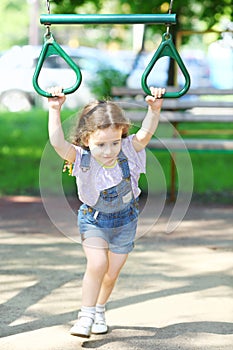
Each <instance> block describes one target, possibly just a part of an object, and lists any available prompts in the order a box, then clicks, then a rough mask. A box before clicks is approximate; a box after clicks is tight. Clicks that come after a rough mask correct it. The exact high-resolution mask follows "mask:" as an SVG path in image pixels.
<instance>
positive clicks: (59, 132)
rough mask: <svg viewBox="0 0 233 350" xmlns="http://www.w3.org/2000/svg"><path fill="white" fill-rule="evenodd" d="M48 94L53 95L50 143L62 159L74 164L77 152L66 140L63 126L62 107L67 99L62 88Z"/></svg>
mask: <svg viewBox="0 0 233 350" xmlns="http://www.w3.org/2000/svg"><path fill="white" fill-rule="evenodd" d="M48 92H50V93H51V94H52V95H53V97H51V98H49V99H48V103H49V123H48V128H49V140H50V143H51V145H52V146H53V148H54V149H55V151H56V152H57V153H58V154H59V156H60V157H61V158H63V159H65V160H67V161H69V162H71V163H73V162H74V161H75V157H76V150H75V147H74V145H72V144H71V143H70V142H68V141H66V140H65V137H64V132H63V129H62V124H61V107H62V105H63V103H64V102H65V99H66V97H65V95H64V94H63V93H62V88H60V87H56V88H51V89H49V90H48Z"/></svg>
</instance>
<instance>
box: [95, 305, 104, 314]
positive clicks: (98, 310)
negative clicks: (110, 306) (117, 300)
mask: <svg viewBox="0 0 233 350" xmlns="http://www.w3.org/2000/svg"><path fill="white" fill-rule="evenodd" d="M105 306H106V304H103V305H101V304H96V307H95V310H96V312H105Z"/></svg>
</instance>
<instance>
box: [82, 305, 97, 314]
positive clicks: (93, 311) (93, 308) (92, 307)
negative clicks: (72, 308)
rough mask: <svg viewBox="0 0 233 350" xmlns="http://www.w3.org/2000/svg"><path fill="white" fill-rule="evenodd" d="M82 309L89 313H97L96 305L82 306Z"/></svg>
mask: <svg viewBox="0 0 233 350" xmlns="http://www.w3.org/2000/svg"><path fill="white" fill-rule="evenodd" d="M81 311H82V312H85V313H88V314H92V315H93V314H94V315H95V306H82V307H81Z"/></svg>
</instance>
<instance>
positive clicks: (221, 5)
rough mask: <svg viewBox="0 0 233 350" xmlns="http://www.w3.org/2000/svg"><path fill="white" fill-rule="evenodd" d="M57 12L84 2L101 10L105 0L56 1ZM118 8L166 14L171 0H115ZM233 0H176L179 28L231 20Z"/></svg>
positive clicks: (175, 9) (69, 9) (71, 8)
mask: <svg viewBox="0 0 233 350" xmlns="http://www.w3.org/2000/svg"><path fill="white" fill-rule="evenodd" d="M53 2H54V3H55V12H59V13H75V12H78V8H79V7H80V6H83V5H84V4H88V3H89V4H92V5H93V8H95V10H100V9H101V8H102V7H103V5H104V3H105V2H104V1H103V0H53ZM115 7H116V8H117V10H118V12H119V13H142V14H143V13H167V11H168V8H169V0H167V1H163V0H153V2H151V1H145V0H134V1H128V0H116V1H115ZM232 8H233V7H232V0H221V1H219V0H185V1H184V0H182V1H181V0H174V1H173V9H172V12H175V13H176V14H177V17H178V19H179V21H178V24H177V29H180V28H182V29H196V28H195V27H196V25H197V23H198V22H204V23H205V26H206V28H205V29H210V28H212V27H213V26H214V25H215V24H217V23H219V21H220V20H221V18H223V17H225V18H228V19H229V20H232V16H233V14H232V11H233V10H232Z"/></svg>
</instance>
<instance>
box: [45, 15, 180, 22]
mask: <svg viewBox="0 0 233 350" xmlns="http://www.w3.org/2000/svg"><path fill="white" fill-rule="evenodd" d="M40 23H41V24H139V23H140V24H146V23H147V24H149V23H150V24H154V23H156V24H176V14H174V13H173V14H131V15H121V14H100V15H98V14H95V15H89V14H88V15H83V14H63V15H61V14H58V15H51V14H50V15H49V14H46V15H44V14H43V15H41V16H40Z"/></svg>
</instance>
